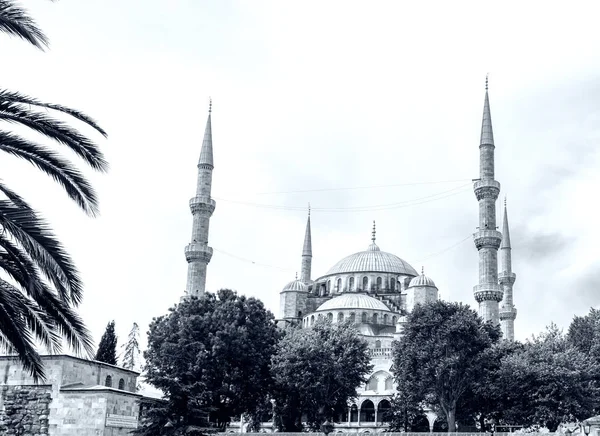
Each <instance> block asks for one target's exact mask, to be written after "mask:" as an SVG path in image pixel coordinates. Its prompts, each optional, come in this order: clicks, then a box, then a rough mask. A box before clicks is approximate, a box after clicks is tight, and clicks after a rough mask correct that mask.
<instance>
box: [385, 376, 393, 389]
mask: <svg viewBox="0 0 600 436" xmlns="http://www.w3.org/2000/svg"><path fill="white" fill-rule="evenodd" d="M393 382H394V381H393V380H392V378H391V377H388V378H386V379H385V390H386V391H391V390H393V389H394V384H393Z"/></svg>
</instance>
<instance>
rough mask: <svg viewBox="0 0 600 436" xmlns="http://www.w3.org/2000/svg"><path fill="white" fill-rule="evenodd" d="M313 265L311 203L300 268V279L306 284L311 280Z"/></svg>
mask: <svg viewBox="0 0 600 436" xmlns="http://www.w3.org/2000/svg"><path fill="white" fill-rule="evenodd" d="M311 267H312V240H311V237H310V205H308V220H307V221H306V233H305V234H304V246H303V247H302V267H301V269H300V281H302V282H303V283H304V284H305V285H306V284H308V282H310V270H311Z"/></svg>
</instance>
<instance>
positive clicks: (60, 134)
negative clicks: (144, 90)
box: [0, 0, 108, 380]
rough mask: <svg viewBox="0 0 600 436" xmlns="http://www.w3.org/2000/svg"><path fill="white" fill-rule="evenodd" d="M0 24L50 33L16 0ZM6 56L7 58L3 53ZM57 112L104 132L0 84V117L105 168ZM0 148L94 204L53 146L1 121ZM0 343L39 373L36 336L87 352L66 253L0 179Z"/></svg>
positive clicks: (84, 203)
mask: <svg viewBox="0 0 600 436" xmlns="http://www.w3.org/2000/svg"><path fill="white" fill-rule="evenodd" d="M0 32H4V33H7V34H8V35H12V36H17V37H19V38H22V39H23V40H25V41H27V42H29V43H30V44H32V45H33V46H35V47H37V48H39V49H44V47H46V46H47V45H48V39H47V38H46V36H45V35H44V33H43V32H42V31H41V30H40V29H39V27H37V25H36V24H35V22H34V21H33V20H32V19H31V17H30V16H29V15H28V14H27V12H26V11H25V10H24V9H22V8H21V7H20V6H18V5H16V4H15V2H13V1H9V0H0ZM5 61H8V60H6V59H5ZM55 113H62V114H64V115H67V116H69V117H71V118H73V119H75V120H78V121H81V122H83V123H84V124H87V125H88V126H90V127H92V128H93V129H95V130H96V131H97V132H99V133H101V134H102V135H104V136H106V132H104V130H102V128H100V126H98V124H96V122H95V121H94V120H92V119H91V118H90V117H88V116H87V115H85V114H83V113H81V112H79V111H77V110H74V109H71V108H68V107H65V106H61V105H57V104H50V103H45V102H42V101H39V100H37V99H35V98H32V97H28V96H26V95H24V94H21V93H18V92H13V91H8V90H4V89H0V121H5V122H7V123H9V124H13V125H17V126H20V127H24V128H26V129H27V130H29V131H30V132H34V133H37V134H41V135H42V136H43V137H45V138H46V139H47V140H50V141H51V142H54V143H58V144H60V145H61V146H64V147H66V148H68V149H70V150H71V151H72V152H74V153H75V154H76V155H77V156H78V157H80V158H81V159H82V160H83V161H84V162H85V163H86V164H87V165H89V166H90V167H92V168H93V169H95V170H98V171H106V170H107V168H108V164H107V162H106V161H105V159H104V157H103V155H102V153H101V151H100V150H99V149H98V147H97V145H95V144H94V143H93V142H92V141H91V140H90V139H88V138H87V137H86V136H84V135H83V134H81V133H80V132H79V131H78V130H76V129H74V128H72V127H71V126H69V125H68V124H67V123H65V122H64V121H61V120H59V119H57V118H55V116H54V114H55ZM0 151H4V152H5V153H8V154H10V155H12V156H16V157H18V158H21V159H25V160H26V161H27V162H29V163H31V164H32V165H34V166H35V167H37V168H38V169H39V170H41V171H43V172H45V173H46V174H48V175H49V176H50V177H51V178H53V179H54V180H55V181H56V182H57V183H58V184H59V185H61V186H62V187H63V188H64V190H65V191H66V193H67V195H68V196H69V197H70V198H71V199H72V200H73V201H75V203H76V204H77V205H78V206H79V207H81V208H82V209H83V210H84V212H86V213H87V214H88V215H90V216H95V215H96V214H97V212H98V200H97V198H96V194H95V192H94V190H93V188H92V186H91V185H90V183H89V182H88V180H87V179H86V178H85V177H84V175H83V174H82V173H81V172H80V171H79V170H78V169H77V167H76V166H75V165H73V164H72V163H71V162H70V161H68V160H67V159H65V158H63V157H62V156H61V155H60V154H59V153H57V152H55V151H54V150H52V149H50V148H48V147H46V146H44V145H41V144H39V143H37V142H35V141H32V140H30V139H28V138H27V137H25V136H21V135H20V134H16V133H12V132H11V131H10V130H7V129H0ZM0 193H2V194H3V196H4V197H5V198H4V199H0V229H1V230H0V269H1V270H3V271H4V272H5V273H6V274H7V276H8V277H9V278H10V279H11V282H9V281H6V280H3V279H0V320H1V321H0V336H1V337H2V339H1V340H0V345H1V346H2V347H3V348H4V349H5V350H7V351H9V352H11V353H16V354H17V355H18V356H19V359H20V361H21V363H22V364H23V366H24V367H25V368H26V369H28V370H29V371H30V372H31V374H32V375H33V377H34V378H35V379H36V380H37V379H39V378H42V379H43V378H44V369H43V365H42V361H41V358H40V356H39V354H38V352H37V350H36V346H35V340H38V341H40V342H41V344H42V345H44V346H45V347H46V348H47V349H48V350H49V351H50V352H60V350H61V345H62V339H66V340H67V343H68V344H69V346H70V347H71V348H72V349H73V350H74V351H75V352H76V353H82V352H84V353H87V354H88V355H89V356H92V355H93V345H92V340H91V337H90V335H89V332H88V330H87V329H86V327H85V325H84V323H83V321H82V320H81V318H80V317H79V316H78V315H77V313H76V311H75V310H74V308H75V307H76V306H77V305H78V304H79V303H80V302H81V300H82V297H83V285H82V282H81V279H80V277H79V274H78V272H77V269H76V268H75V265H74V264H73V261H72V259H71V257H70V256H69V254H68V253H67V252H66V251H65V249H64V247H63V246H62V244H61V243H60V241H59V240H58V239H57V237H56V236H55V235H54V233H53V232H52V230H51V228H50V227H49V226H48V224H47V223H46V222H45V221H44V220H43V219H42V218H41V217H40V215H39V214H38V213H37V212H36V211H34V210H33V209H32V208H31V207H30V206H29V204H28V203H27V202H26V201H25V200H24V199H23V198H22V197H20V196H19V195H18V194H17V192H15V191H13V190H12V189H11V188H9V187H8V186H6V185H5V184H4V183H2V182H1V181H0Z"/></svg>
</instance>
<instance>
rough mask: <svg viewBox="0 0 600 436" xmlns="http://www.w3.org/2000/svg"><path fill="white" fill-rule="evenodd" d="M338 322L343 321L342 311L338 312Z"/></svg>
mask: <svg viewBox="0 0 600 436" xmlns="http://www.w3.org/2000/svg"><path fill="white" fill-rule="evenodd" d="M338 322H344V314H343V313H342V312H340V313H338Z"/></svg>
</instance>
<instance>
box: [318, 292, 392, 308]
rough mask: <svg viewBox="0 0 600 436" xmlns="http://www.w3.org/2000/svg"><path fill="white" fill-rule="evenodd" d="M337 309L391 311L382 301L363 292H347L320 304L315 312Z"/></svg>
mask: <svg viewBox="0 0 600 436" xmlns="http://www.w3.org/2000/svg"><path fill="white" fill-rule="evenodd" d="M338 309H369V310H385V311H386V312H391V310H390V309H389V307H387V306H386V305H385V304H384V303H383V302H381V301H379V300H378V299H377V298H373V297H370V296H368V295H365V294H355V293H347V294H342V295H340V296H339V297H335V298H332V299H331V300H328V301H326V302H325V303H323V304H321V305H320V306H319V308H318V309H317V310H316V312H323V311H328V310H338Z"/></svg>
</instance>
